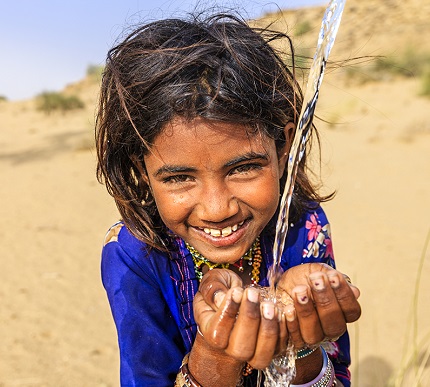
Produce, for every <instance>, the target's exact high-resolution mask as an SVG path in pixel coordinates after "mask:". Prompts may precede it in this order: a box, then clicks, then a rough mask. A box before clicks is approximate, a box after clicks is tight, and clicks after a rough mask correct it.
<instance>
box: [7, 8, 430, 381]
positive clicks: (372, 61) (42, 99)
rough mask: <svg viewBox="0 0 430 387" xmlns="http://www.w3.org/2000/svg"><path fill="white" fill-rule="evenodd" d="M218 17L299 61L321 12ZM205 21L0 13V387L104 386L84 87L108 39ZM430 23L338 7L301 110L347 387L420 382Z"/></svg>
mask: <svg viewBox="0 0 430 387" xmlns="http://www.w3.org/2000/svg"><path fill="white" fill-rule="evenodd" d="M154 3H155V2H154ZM217 4H218V5H219V6H221V7H227V8H233V9H235V10H237V11H238V12H239V13H240V14H242V15H243V16H244V17H246V18H248V19H250V22H251V23H252V24H255V25H263V26H265V25H268V24H269V23H272V24H273V26H274V27H275V28H279V29H280V30H282V31H286V32H288V33H289V34H290V35H291V37H292V38H293V42H294V44H295V48H296V53H297V55H298V59H299V63H300V64H302V65H303V66H304V67H306V65H308V64H309V58H310V57H312V56H313V54H314V51H315V46H316V41H317V37H318V32H319V27H320V23H321V19H322V16H323V14H324V5H325V4H326V2H324V1H308V2H307V1H300V0H297V1H288V0H284V1H283V2H281V1H278V2H273V3H268V2H261V1H247V2H245V1H242V2H241V1H236V2H229V3H222V2H218V3H217ZM212 5H213V4H212V3H211V6H212ZM207 8H208V4H206V3H203V2H197V3H196V2H193V1H191V0H190V1H187V2H185V1H182V2H181V1H177V2H174V1H165V2H157V3H155V4H151V2H148V1H145V2H144V1H138V0H135V1H122V2H119V1H118V2H113V1H111V2H102V1H98V0H97V1H91V2H86V1H85V2H84V1H77V0H76V1H71V2H67V3H62V4H60V3H58V2H54V1H43V0H40V1H21V2H11V1H8V2H6V1H3V2H2V3H1V5H0V42H1V47H2V48H3V54H2V59H1V61H0V177H1V179H2V181H3V183H2V184H1V186H0V200H1V203H2V204H1V205H0V216H1V219H2V227H1V232H0V260H1V261H0V262H1V281H0V302H1V304H0V305H1V307H0V386H1V387H9V386H66V387H67V386H117V385H119V376H118V373H119V367H118V350H117V343H116V332H115V328H114V325H113V320H112V318H111V314H110V310H109V306H108V303H107V299H106V296H105V293H104V289H103V287H102V284H101V281H100V269H99V266H100V250H101V244H102V240H103V236H104V233H105V231H106V230H107V228H108V227H109V226H110V225H111V224H113V223H114V222H115V221H116V220H117V219H118V213H117V210H116V208H115V205H114V203H113V200H112V199H111V198H110V197H109V195H108V194H107V193H106V190H105V189H104V187H103V186H100V185H99V184H98V183H97V181H96V179H95V150H94V144H93V136H94V135H93V131H94V115H95V109H96V102H97V95H98V89H99V82H100V74H101V71H102V67H103V63H104V58H105V56H106V53H107V50H108V49H109V48H110V47H111V46H112V45H113V44H114V42H115V40H116V39H117V37H118V36H120V35H121V34H122V33H123V31H124V30H126V29H128V28H130V27H132V26H133V25H135V24H137V23H138V22H139V21H142V20H144V21H148V20H153V19H157V18H160V17H168V16H172V15H181V14H183V13H184V12H189V11H193V10H195V9H198V10H203V9H207ZM429 17H430V1H429V0H403V1H400V0H387V1H384V2H381V1H377V0H347V2H346V6H345V11H344V14H343V18H342V23H341V25H340V29H339V34H338V37H337V40H336V43H335V45H334V48H333V53H332V55H331V57H330V59H331V62H332V63H331V65H330V66H329V68H328V71H327V74H326V76H325V78H324V81H323V85H322V92H321V96H320V99H319V102H318V105H317V116H318V118H317V119H316V120H315V123H316V125H317V127H318V129H319V132H320V136H321V148H322V151H321V169H320V167H319V164H318V161H319V160H318V157H316V158H315V164H314V170H315V172H316V173H317V174H321V176H322V182H323V187H322V189H323V191H324V192H331V191H334V190H335V191H336V192H337V195H336V197H335V199H334V200H333V201H331V202H330V203H327V204H326V205H325V209H326V211H327V213H328V216H329V219H330V221H331V226H332V234H333V242H334V252H335V256H336V260H337V264H338V268H339V270H341V271H343V272H345V273H347V274H348V275H349V276H350V277H351V278H352V279H353V281H354V283H356V284H357V285H358V286H359V288H360V289H361V291H362V296H361V297H360V301H361V304H362V307H363V315H362V318H361V319H360V320H359V322H357V323H355V324H353V325H351V326H350V328H349V330H350V334H351V341H352V357H353V365H352V367H351V371H352V374H353V380H354V384H353V385H354V386H359V387H375V386H396V387H397V386H430V371H429V365H430V363H429V361H428V359H429V355H430V346H429V335H430V308H429V302H428V299H427V297H428V295H429V294H430V251H429V250H430V249H429V248H427V244H428V239H429V238H430V236H429V235H430V221H429V219H430V39H429V38H430V24H429V22H428V20H429ZM303 75H304V78H303V86H304V87H305V79H306V73H304V74H303Z"/></svg>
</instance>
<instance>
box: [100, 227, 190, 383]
mask: <svg viewBox="0 0 430 387" xmlns="http://www.w3.org/2000/svg"><path fill="white" fill-rule="evenodd" d="M119 233H120V232H119ZM119 237H121V234H120V235H119ZM120 239H121V238H119V240H118V238H117V237H115V238H113V239H112V240H111V241H108V242H107V243H106V244H105V246H104V247H103V251H102V265H101V269H102V281H103V285H104V287H105V289H106V292H107V295H108V299H109V303H110V307H111V310H112V315H113V318H114V321H115V325H116V328H117V333H118V343H119V350H120V378H121V385H122V386H157V387H159V386H172V385H173V383H174V380H175V377H176V374H177V372H178V369H179V367H180V364H181V360H182V357H183V354H184V352H185V349H184V348H183V341H182V339H181V334H180V331H179V329H178V327H177V325H176V324H175V321H174V318H173V317H172V314H171V312H170V309H169V307H168V305H167V303H166V301H165V298H164V297H163V294H162V291H161V289H160V286H159V283H158V281H157V277H156V275H155V274H154V273H152V272H151V268H150V265H149V264H142V259H148V260H149V258H148V256H147V255H146V256H145V254H146V253H145V252H144V251H143V250H142V249H141V248H140V249H137V252H136V256H132V254H130V251H133V250H130V249H124V246H123V245H122V244H121V243H120ZM137 255H139V256H137Z"/></svg>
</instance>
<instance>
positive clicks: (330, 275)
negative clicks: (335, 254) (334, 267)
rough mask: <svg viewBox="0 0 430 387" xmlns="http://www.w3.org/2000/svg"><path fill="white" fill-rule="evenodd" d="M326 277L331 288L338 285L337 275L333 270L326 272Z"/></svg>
mask: <svg viewBox="0 0 430 387" xmlns="http://www.w3.org/2000/svg"><path fill="white" fill-rule="evenodd" d="M327 277H328V280H329V282H330V286H331V287H332V288H337V287H339V276H338V275H337V273H336V272H335V271H333V272H329V273H327Z"/></svg>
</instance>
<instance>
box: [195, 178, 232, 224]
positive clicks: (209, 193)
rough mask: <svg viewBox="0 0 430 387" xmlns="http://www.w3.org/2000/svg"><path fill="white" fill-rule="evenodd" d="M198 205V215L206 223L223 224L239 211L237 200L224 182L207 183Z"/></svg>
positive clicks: (202, 190)
mask: <svg viewBox="0 0 430 387" xmlns="http://www.w3.org/2000/svg"><path fill="white" fill-rule="evenodd" d="M199 196H200V197H199V201H198V205H197V215H198V216H199V218H200V219H201V220H203V221H206V222H214V223H215V222H222V221H223V220H226V219H228V218H230V217H232V216H233V215H235V214H237V212H238V211H239V204H238V201H237V198H236V197H235V195H234V194H233V193H232V191H231V189H230V188H229V186H228V184H226V183H225V182H224V181H222V180H221V181H210V182H206V183H205V184H204V185H203V186H202V187H201V191H200V195H199Z"/></svg>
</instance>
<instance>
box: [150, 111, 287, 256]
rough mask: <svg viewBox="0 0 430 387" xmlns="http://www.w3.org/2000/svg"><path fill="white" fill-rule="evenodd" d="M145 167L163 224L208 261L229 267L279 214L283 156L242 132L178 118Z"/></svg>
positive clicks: (231, 126)
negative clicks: (275, 214)
mask: <svg viewBox="0 0 430 387" xmlns="http://www.w3.org/2000/svg"><path fill="white" fill-rule="evenodd" d="M284 151H285V150H284ZM144 161H145V166H146V170H147V173H148V183H149V185H150V187H151V190H152V194H153V196H154V199H155V202H156V205H157V208H158V211H159V213H160V216H161V218H162V220H163V222H164V223H165V224H166V226H167V227H168V228H169V229H170V230H171V231H173V232H174V233H175V234H176V235H178V236H179V237H181V238H182V239H183V240H185V241H186V242H188V243H189V244H190V245H192V246H193V247H194V248H196V249H197V250H198V251H199V252H200V253H201V254H202V255H203V256H205V257H206V258H207V259H209V260H210V261H212V262H217V263H227V262H228V263H234V262H236V261H237V260H238V259H239V258H240V257H242V256H243V255H244V254H245V253H246V251H247V250H248V249H249V248H250V247H251V245H252V243H253V242H254V241H255V239H256V238H257V237H258V236H259V235H260V233H261V231H262V230H263V228H264V227H265V226H266V224H267V223H268V222H269V220H270V219H271V218H272V216H273V214H274V213H275V211H276V208H277V206H278V201H279V179H280V178H281V176H282V173H283V171H284V165H285V161H286V156H285V155H284V154H283V153H282V157H281V158H278V154H277V151H276V147H275V141H274V140H272V139H270V138H268V137H267V136H265V135H263V134H260V133H258V132H257V133H255V134H253V133H249V131H247V129H246V128H245V127H244V126H241V125H235V124H233V123H224V122H214V121H208V120H203V119H196V120H194V121H193V122H191V123H189V122H185V121H183V120H180V119H175V120H173V121H172V122H171V123H169V124H168V125H166V128H165V130H164V131H163V132H162V133H161V134H160V135H158V136H157V137H156V139H155V141H154V144H153V146H152V147H151V150H150V152H149V154H148V155H147V156H145V158H144Z"/></svg>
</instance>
